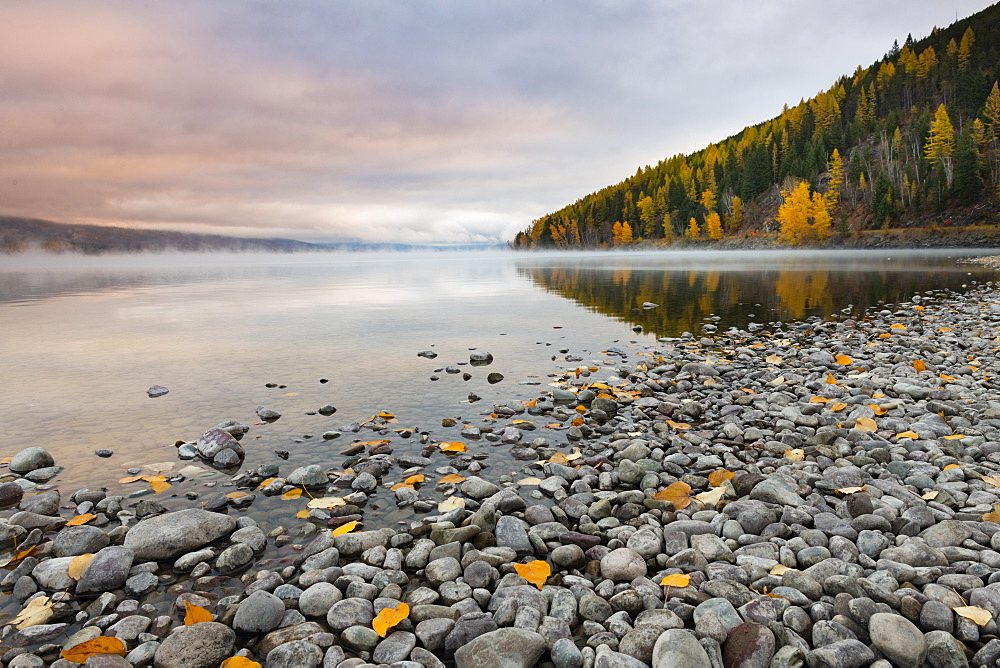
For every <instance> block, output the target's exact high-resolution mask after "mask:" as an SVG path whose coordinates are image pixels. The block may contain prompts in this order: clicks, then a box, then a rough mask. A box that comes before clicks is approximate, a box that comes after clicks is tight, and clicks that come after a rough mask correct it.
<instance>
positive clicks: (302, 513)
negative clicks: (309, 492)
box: [295, 510, 309, 520]
mask: <svg viewBox="0 0 1000 668" xmlns="http://www.w3.org/2000/svg"><path fill="white" fill-rule="evenodd" d="M295 516H296V517H298V518H299V519H300V520H304V519H305V518H307V517H309V511H308V510H300V511H299V512H297V513H295Z"/></svg>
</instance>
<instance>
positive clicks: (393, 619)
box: [372, 603, 410, 638]
mask: <svg viewBox="0 0 1000 668" xmlns="http://www.w3.org/2000/svg"><path fill="white" fill-rule="evenodd" d="M409 616H410V606H408V605H407V604H406V603H400V604H399V605H397V606H396V607H395V608H382V610H381V611H379V613H378V614H377V615H375V619H373V620H372V628H373V629H374V630H375V633H377V634H378V635H379V637H381V638H384V637H385V634H386V632H387V631H388V630H389V629H391V628H392V627H393V626H395V625H396V624H399V623H400V622H401V621H403V620H404V619H406V618H407V617H409Z"/></svg>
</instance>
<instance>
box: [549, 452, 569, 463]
mask: <svg viewBox="0 0 1000 668" xmlns="http://www.w3.org/2000/svg"><path fill="white" fill-rule="evenodd" d="M548 462H549V464H562V465H563V466H566V465H567V464H569V457H567V456H566V455H565V454H563V453H561V452H557V453H555V454H554V455H552V456H551V457H549V460H548Z"/></svg>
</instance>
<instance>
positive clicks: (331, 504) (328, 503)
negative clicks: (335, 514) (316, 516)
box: [306, 496, 347, 510]
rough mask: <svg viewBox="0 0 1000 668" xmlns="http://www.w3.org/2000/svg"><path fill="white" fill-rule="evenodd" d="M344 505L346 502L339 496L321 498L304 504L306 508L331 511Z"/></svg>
mask: <svg viewBox="0 0 1000 668" xmlns="http://www.w3.org/2000/svg"><path fill="white" fill-rule="evenodd" d="M346 505H347V501H344V499H342V498H341V497H339V496H323V497H320V498H318V499H310V501H309V503H307V504H306V507H307V508H322V509H324V510H332V509H334V508H339V507H341V506H346Z"/></svg>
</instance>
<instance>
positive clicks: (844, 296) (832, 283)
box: [518, 253, 994, 336]
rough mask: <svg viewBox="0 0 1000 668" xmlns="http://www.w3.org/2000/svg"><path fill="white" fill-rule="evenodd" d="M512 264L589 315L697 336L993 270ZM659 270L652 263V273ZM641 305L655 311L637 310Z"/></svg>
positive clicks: (914, 265) (850, 262) (860, 262)
mask: <svg viewBox="0 0 1000 668" xmlns="http://www.w3.org/2000/svg"><path fill="white" fill-rule="evenodd" d="M533 265H534V263H532V262H525V263H523V264H521V265H520V266H519V267H518V271H519V273H520V274H521V275H522V276H525V277H527V278H528V279H529V280H531V282H532V283H534V284H535V285H537V286H539V287H541V288H542V289H544V290H546V291H549V292H552V293H555V294H558V295H560V296H562V297H565V298H566V299H570V300H572V301H574V302H576V303H578V304H580V305H582V306H585V307H586V308H588V309H589V310H591V311H595V312H598V313H602V314H604V315H607V316H610V317H612V318H615V319H617V320H620V321H623V322H627V323H629V324H632V325H641V326H642V327H643V328H644V329H645V330H646V331H647V332H649V333H652V334H656V335H657V336H678V335H679V334H680V333H682V332H684V331H689V332H692V333H698V332H700V331H701V326H702V324H704V323H705V319H706V318H708V317H710V316H713V315H714V316H718V317H719V321H718V323H717V324H718V326H719V329H720V331H721V330H724V329H726V328H728V327H730V326H737V327H745V326H746V325H747V324H748V323H750V322H758V323H767V322H771V321H781V322H787V321H790V320H801V319H804V318H808V317H810V316H819V317H827V316H829V315H830V314H832V313H836V312H838V311H840V310H842V309H847V308H848V307H852V308H851V312H852V313H854V314H858V313H860V312H861V311H862V310H864V309H865V308H867V307H869V306H873V305H877V304H880V303H889V304H891V303H895V302H900V301H906V300H909V299H910V298H911V297H912V296H913V295H914V294H916V293H921V292H925V291H928V290H934V289H940V288H948V289H955V290H961V289H962V285H963V284H971V283H972V282H973V281H977V280H978V281H982V280H990V279H992V278H993V275H994V274H993V272H990V271H987V270H984V269H983V268H981V267H978V266H976V265H966V264H957V263H956V262H955V259H954V258H944V257H941V256H940V255H937V256H933V257H932V256H925V255H920V254H896V255H893V256H888V255H886V254H885V253H881V254H867V255H861V256H858V255H857V254H852V255H851V256H850V257H849V258H848V257H847V256H845V255H844V254H833V253H826V254H807V255H805V256H803V257H795V256H792V255H791V254H768V255H764V256H761V257H759V258H752V257H748V256H746V255H742V254H735V253H733V254H726V253H716V254H711V255H701V256H696V257H684V256H680V255H673V256H671V255H664V256H663V257H661V258H659V259H656V258H650V257H649V256H646V255H644V256H637V257H636V258H629V257H628V256H624V255H623V256H618V257H617V258H616V259H615V260H613V261H606V260H605V261H600V260H598V261H596V262H595V261H594V260H593V258H581V259H575V258H571V257H567V258H565V259H564V261H562V262H553V261H552V260H551V258H549V261H548V262H547V263H545V264H544V265H542V264H540V263H539V264H537V266H533ZM657 265H659V266H657ZM644 302H651V303H654V304H658V306H657V307H656V308H652V309H643V308H642V304H643V303H644Z"/></svg>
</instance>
